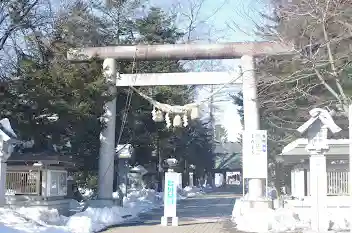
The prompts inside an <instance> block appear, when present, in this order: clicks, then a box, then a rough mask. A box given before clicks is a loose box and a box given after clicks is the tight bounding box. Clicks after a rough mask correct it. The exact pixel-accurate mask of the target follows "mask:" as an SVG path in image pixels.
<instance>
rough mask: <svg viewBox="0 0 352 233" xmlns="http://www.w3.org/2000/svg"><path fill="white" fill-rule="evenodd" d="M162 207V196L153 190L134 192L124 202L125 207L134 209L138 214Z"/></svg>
mask: <svg viewBox="0 0 352 233" xmlns="http://www.w3.org/2000/svg"><path fill="white" fill-rule="evenodd" d="M161 205H162V197H161V195H160V194H159V193H157V192H156V191H155V190H152V189H142V190H138V191H137V190H135V191H132V192H130V193H129V194H128V195H127V197H125V198H124V200H123V206H124V207H126V208H129V209H133V210H134V211H135V212H136V213H142V212H146V211H148V210H150V209H153V208H155V207H158V206H161Z"/></svg>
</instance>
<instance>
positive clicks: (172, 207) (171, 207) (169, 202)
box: [161, 158, 180, 226]
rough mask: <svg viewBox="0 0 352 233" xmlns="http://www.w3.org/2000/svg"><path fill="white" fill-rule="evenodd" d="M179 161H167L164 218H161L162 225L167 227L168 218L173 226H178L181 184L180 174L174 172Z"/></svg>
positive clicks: (172, 159) (171, 159)
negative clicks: (177, 209)
mask: <svg viewBox="0 0 352 233" xmlns="http://www.w3.org/2000/svg"><path fill="white" fill-rule="evenodd" d="M177 162H178V161H177V160H176V159H174V158H170V159H167V160H166V163H167V164H168V165H169V169H168V171H167V172H165V189H164V216H162V217H161V225H162V226H167V223H168V218H171V219H172V220H171V226H178V217H177V215H176V205H177V188H178V185H179V183H180V174H179V173H177V172H175V171H174V168H175V167H176V165H177Z"/></svg>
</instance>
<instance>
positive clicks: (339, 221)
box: [232, 197, 351, 233]
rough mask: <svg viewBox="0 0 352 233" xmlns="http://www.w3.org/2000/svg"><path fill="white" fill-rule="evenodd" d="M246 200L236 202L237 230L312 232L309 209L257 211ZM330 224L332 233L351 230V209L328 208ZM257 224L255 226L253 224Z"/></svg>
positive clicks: (287, 208)
mask: <svg viewBox="0 0 352 233" xmlns="http://www.w3.org/2000/svg"><path fill="white" fill-rule="evenodd" d="M245 199H246V197H245V198H244V199H242V198H241V199H238V200H236V203H235V206H234V208H233V212H232V220H233V222H235V224H236V228H237V229H238V230H240V231H244V232H268V231H269V232H307V233H308V232H311V231H310V230H309V228H310V221H311V216H312V213H311V211H310V209H309V208H293V207H289V206H288V207H285V208H278V209H276V210H273V209H263V210H258V209H256V210H255V211H254V210H253V209H250V208H248V207H247V205H245V204H244V202H243V201H244V200H245ZM327 210H328V223H327V224H329V227H330V230H331V232H346V231H348V230H349V222H350V219H351V217H350V211H349V208H328V209H327ZM254 222H255V224H253V223H254Z"/></svg>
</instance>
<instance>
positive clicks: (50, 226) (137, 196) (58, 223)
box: [0, 189, 162, 233]
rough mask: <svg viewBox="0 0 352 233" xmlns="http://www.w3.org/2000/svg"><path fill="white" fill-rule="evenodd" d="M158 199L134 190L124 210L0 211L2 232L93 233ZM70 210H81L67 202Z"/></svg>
mask: <svg viewBox="0 0 352 233" xmlns="http://www.w3.org/2000/svg"><path fill="white" fill-rule="evenodd" d="M161 204H162V198H161V196H160V195H159V194H158V193H157V192H155V191H154V190H147V189H142V190H135V191H132V192H131V193H129V194H128V196H127V197H126V198H125V199H124V207H118V206H113V207H110V208H108V207H105V208H90V207H89V208H87V209H86V210H85V211H83V212H80V213H77V214H75V215H73V216H71V217H64V216H61V215H59V213H58V211H57V210H55V209H50V210H49V209H47V208H38V207H28V208H25V207H22V208H18V209H5V208H0V232H1V233H92V232H98V231H101V230H103V229H105V228H107V227H109V226H112V225H117V224H120V223H122V222H123V221H126V218H132V217H136V216H137V215H138V214H139V213H140V212H145V211H148V210H150V209H152V208H155V207H159V206H161ZM70 206H71V208H75V209H79V208H82V206H81V205H80V203H78V202H75V203H74V202H73V203H72V204H71V203H70Z"/></svg>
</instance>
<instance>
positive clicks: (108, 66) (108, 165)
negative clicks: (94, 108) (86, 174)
mask: <svg viewBox="0 0 352 233" xmlns="http://www.w3.org/2000/svg"><path fill="white" fill-rule="evenodd" d="M103 69H104V76H105V78H106V79H107V81H108V83H110V84H111V87H110V92H111V93H112V94H113V95H114V94H116V75H117V72H116V61H115V59H112V58H107V59H105V60H104V63H103ZM104 107H105V113H104V115H103V117H102V119H103V122H104V123H105V125H106V128H105V129H104V130H103V131H102V132H101V134H100V151H99V180H98V199H100V200H104V199H105V200H112V192H113V183H114V158H115V153H116V152H115V125H116V98H114V99H113V100H112V101H109V102H107V103H106V104H105V106H104Z"/></svg>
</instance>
